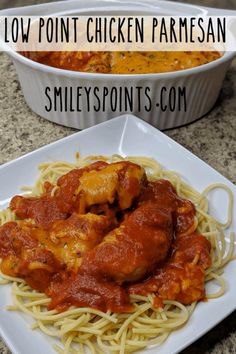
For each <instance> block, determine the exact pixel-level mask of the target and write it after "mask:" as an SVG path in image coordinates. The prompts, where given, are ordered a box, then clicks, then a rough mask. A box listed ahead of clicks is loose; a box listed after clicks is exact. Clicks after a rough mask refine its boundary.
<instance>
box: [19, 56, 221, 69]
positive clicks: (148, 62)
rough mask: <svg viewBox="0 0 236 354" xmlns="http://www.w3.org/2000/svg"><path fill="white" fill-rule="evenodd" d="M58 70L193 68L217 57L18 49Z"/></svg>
mask: <svg viewBox="0 0 236 354" xmlns="http://www.w3.org/2000/svg"><path fill="white" fill-rule="evenodd" d="M21 54H23V55H24V56H26V57H27V58H29V59H32V60H33V61H36V62H38V63H41V64H44V65H48V66H52V67H55V68H58V69H65V70H72V71H82V72H89V73H103V74H155V73H164V72H172V71H179V70H184V69H190V68H194V67H196V66H200V65H203V64H207V63H210V62H211V61H214V60H216V59H219V58H220V56H221V55H220V53H219V52H217V51H195V52H192V51H184V52H183V51H182V52H181V51H179V52H171V51H166V52H165V51H162V52H161V51H160V52H157V51H156V52H155V51H153V52H137V51H136V52H130V51H127V52H118V51H117V52H69V51H67V52H66V51H61V52H22V53H21Z"/></svg>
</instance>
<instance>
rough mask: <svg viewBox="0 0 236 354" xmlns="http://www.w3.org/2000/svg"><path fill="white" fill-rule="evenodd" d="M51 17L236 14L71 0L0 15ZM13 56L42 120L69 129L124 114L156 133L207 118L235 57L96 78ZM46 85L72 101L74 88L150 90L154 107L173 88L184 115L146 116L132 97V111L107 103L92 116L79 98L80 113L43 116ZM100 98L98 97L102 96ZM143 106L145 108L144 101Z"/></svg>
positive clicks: (154, 0)
mask: <svg viewBox="0 0 236 354" xmlns="http://www.w3.org/2000/svg"><path fill="white" fill-rule="evenodd" d="M52 14H67V15H69V14H70V15H72V14H77V15H78V14H84V15H88V14H99V15H111V14H112V15H114V14H125V15H128V14H132V15H134V14H135V15H136V14H142V15H155V14H156V15H176V16H178V15H192V16H197V15H201V14H208V15H221V16H223V15H227V14H231V15H233V14H235V12H234V11H227V10H217V9H210V8H204V7H200V6H194V5H186V4H182V3H174V2H173V3H172V2H168V1H159V0H149V1H146V0H145V1H144V0H135V2H133V1H132V0H128V1H124V0H120V1H119V0H99V1H98V0H80V1H77V0H72V1H62V2H58V3H51V4H46V5H37V6H30V7H23V8H17V9H8V10H3V11H0V15H1V16H7V15H8V16H14V15H15V16H16V15H22V16H29V15H31V16H33V15H35V16H37V15H41V16H42V15H52ZM8 53H9V55H10V56H11V57H12V59H13V62H14V65H15V67H16V71H17V73H18V76H19V80H20V83H21V87H22V90H23V93H24V96H25V100H26V102H27V103H28V105H29V106H30V107H31V109H32V110H33V111H34V112H36V113H38V114H39V115H40V116H42V117H44V118H46V119H48V120H50V121H52V122H56V123H59V124H63V125H66V126H70V127H75V128H79V129H84V128H87V127H90V126H92V125H94V124H97V123H100V122H103V121H106V120H107V119H108V118H112V117H115V116H117V115H118V114H122V113H133V114H135V115H137V116H139V117H140V118H142V119H144V120H145V121H147V122H149V123H151V124H153V125H154V126H156V127H158V128H159V129H167V128H172V127H176V126H180V125H183V124H186V123H189V122H192V121H194V120H196V119H197V118H199V117H201V116H203V115H204V114H206V113H207V112H208V111H209V110H210V109H211V108H212V107H213V105H214V103H215V101H216V99H217V97H218V95H219V92H220V89H221V86H222V82H223V80H224V77H225V74H226V71H227V69H228V67H229V65H230V63H231V61H232V59H233V57H234V53H232V52H226V53H224V54H223V55H222V57H221V58H219V59H217V60H216V61H213V62H210V63H208V64H205V65H202V66H199V67H195V68H192V69H187V70H183V71H177V72H170V73H161V74H135V75H114V74H97V73H96V74H95V73H82V72H74V71H68V70H61V69H57V68H53V67H49V66H45V65H42V64H39V63H37V62H34V61H31V60H29V59H27V58H25V57H23V56H21V55H19V54H18V53H16V52H13V51H9V52H8ZM47 86H49V87H55V86H56V87H62V88H65V87H69V88H72V92H73V100H74V101H75V96H76V88H77V87H78V86H81V87H91V88H92V90H93V88H94V87H98V88H103V87H107V88H108V90H109V92H110V90H111V88H112V87H115V88H116V89H117V90H118V89H119V88H120V87H124V86H126V87H127V88H128V89H130V88H131V87H134V88H135V87H138V86H140V87H149V88H150V96H151V100H152V102H153V103H155V102H158V99H157V98H159V97H160V93H161V89H162V87H166V90H167V92H169V91H170V89H171V88H172V87H175V88H178V87H181V88H183V87H185V88H186V103H187V105H186V108H187V109H186V112H185V111H184V110H183V105H182V109H181V110H180V111H179V110H178V109H175V110H174V111H173V112H171V111H170V109H167V110H166V111H162V110H161V109H160V107H157V106H156V104H153V105H152V110H151V111H149V112H147V111H145V109H144V107H143V108H141V110H139V108H138V101H137V100H138V96H137V95H136V96H135V100H134V107H133V110H132V111H125V110H124V109H123V108H122V109H121V110H120V109H119V110H115V111H114V112H113V111H112V109H111V107H110V106H109V105H107V106H106V107H105V111H103V110H100V111H99V112H96V111H95V110H93V109H91V110H90V111H88V109H87V98H86V96H85V95H84V96H82V101H81V102H82V103H81V105H80V107H81V112H78V111H76V110H75V111H74V112H70V111H69V112H68V111H67V112H65V111H62V112H59V111H56V112H54V111H51V112H47V111H46V109H45V105H47V103H48V100H47V98H46V95H45V88H46V87H47ZM91 97H92V100H91V101H90V106H91V107H93V106H94V105H95V106H97V99H96V97H95V96H91ZM100 98H102V93H101V95H100ZM141 99H143V101H142V103H143V105H145V103H147V102H146V101H145V97H143V96H142V97H141Z"/></svg>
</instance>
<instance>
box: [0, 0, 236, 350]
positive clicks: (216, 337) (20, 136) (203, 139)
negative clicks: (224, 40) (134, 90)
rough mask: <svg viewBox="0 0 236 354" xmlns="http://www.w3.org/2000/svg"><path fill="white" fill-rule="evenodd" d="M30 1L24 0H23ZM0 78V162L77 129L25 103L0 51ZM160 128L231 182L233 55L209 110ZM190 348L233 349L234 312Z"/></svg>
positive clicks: (234, 159) (234, 156) (235, 141)
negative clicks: (42, 115) (199, 116)
mask: <svg viewBox="0 0 236 354" xmlns="http://www.w3.org/2000/svg"><path fill="white" fill-rule="evenodd" d="M4 2H5V3H6V4H5V5H7V4H8V6H11V1H9V0H7V1H6V0H3V6H4ZM32 2H33V1H24V3H25V4H26V3H32ZM36 2H40V1H35V3H36ZM42 2H43V1H42ZM44 2H45V1H44ZM187 2H192V3H194V1H187ZM20 3H21V4H22V3H23V0H16V1H15V4H20ZM196 3H202V4H204V5H205V6H206V5H209V6H217V7H219V4H220V6H221V7H228V8H233V6H234V8H236V4H235V1H234V0H231V1H226V0H224V1H217V0H209V1H203V0H202V1H197V0H196ZM224 5H225V6H224ZM0 6H1V5H0ZM0 77H1V80H0V163H4V162H7V161H10V160H12V159H15V158H17V157H18V156H21V155H23V154H25V153H27V152H30V151H32V150H34V149H36V148H39V147H41V146H43V145H46V144H48V143H50V142H52V141H55V140H57V139H60V138H63V137H65V136H68V135H70V134H72V133H74V132H75V131H76V130H75V129H71V128H66V127H62V126H59V125H56V124H53V123H51V122H48V121H47V120H45V119H43V118H40V117H39V116H37V115H36V114H34V113H33V112H32V111H31V110H30V109H29V108H28V106H27V105H26V103H25V101H24V98H23V95H22V92H21V88H20V86H19V83H18V79H17V76H16V73H15V69H14V67H13V65H12V63H11V61H10V59H9V58H8V57H7V56H6V55H5V54H0ZM165 133H166V134H167V135H168V136H170V137H171V138H173V139H174V140H176V141H177V142H179V143H180V144H182V145H183V146H185V147H186V148H187V149H189V150H190V151H192V152H193V153H194V154H196V155H197V156H199V157H200V158H201V159H203V160H204V161H205V162H207V163H208V164H209V165H211V166H212V167H213V168H215V169H216V170H217V171H219V172H220V173H221V174H223V175H224V176H225V177H227V178H228V179H230V180H231V181H232V182H233V183H236V60H235V61H234V62H233V64H232V65H231V68H230V69H229V71H228V73H227V76H226V79H225V81H224V85H223V88H222V91H221V94H220V96H219V98H218V100H217V103H216V104H215V106H214V108H213V109H212V111H211V112H210V113H208V114H207V115H206V116H205V117H203V118H202V119H200V120H198V121H196V122H194V123H192V124H190V125H188V126H185V127H182V128H178V129H173V130H169V131H166V132H165ZM3 353H4V354H6V353H9V351H8V349H7V348H6V347H5V345H4V343H3V342H1V341H0V354H3ZM195 353H196V354H198V353H201V354H203V353H209V354H210V353H211V354H221V353H227V354H230V353H232V354H233V353H236V312H234V313H233V314H231V315H230V316H229V317H228V318H227V319H225V320H224V321H223V322H221V323H220V324H219V325H218V326H217V327H215V328H214V329H213V330H211V331H210V332H209V333H208V334H206V335H205V336H204V337H202V338H201V339H199V340H198V341H197V342H195V343H194V344H193V345H191V346H190V347H188V348H187V349H186V350H185V351H183V352H182V354H195ZM21 354H24V353H21Z"/></svg>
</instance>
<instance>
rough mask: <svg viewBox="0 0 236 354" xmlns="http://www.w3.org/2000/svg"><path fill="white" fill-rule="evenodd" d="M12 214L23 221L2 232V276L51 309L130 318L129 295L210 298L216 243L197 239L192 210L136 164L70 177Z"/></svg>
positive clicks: (17, 205)
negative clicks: (40, 296)
mask: <svg viewBox="0 0 236 354" xmlns="http://www.w3.org/2000/svg"><path fill="white" fill-rule="evenodd" d="M10 208H11V210H13V211H14V212H15V214H16V216H17V217H18V218H19V219H20V220H16V221H11V222H8V223H5V224H4V225H3V226H1V227H0V257H1V258H2V263H1V271H2V272H3V273H4V274H7V275H9V276H13V277H20V278H23V279H24V280H25V281H26V282H27V283H28V284H29V285H30V286H31V287H32V288H34V289H36V290H39V291H42V292H44V293H46V294H47V295H48V296H49V297H50V298H51V302H50V304H49V305H48V307H49V309H57V310H58V311H65V310H67V309H68V308H69V307H70V306H72V305H74V306H77V307H90V308H95V309H99V310H101V311H104V312H106V311H107V310H111V311H113V312H116V313H120V312H132V311H134V306H133V305H132V304H131V302H130V294H140V295H146V294H149V293H155V294H156V296H157V298H159V299H160V300H165V299H168V300H177V301H180V302H181V303H183V304H191V303H193V302H195V301H199V300H202V299H204V298H205V286H204V284H205V274H204V270H205V269H207V268H209V267H210V266H211V257H210V250H211V245H210V242H209V241H208V240H207V239H206V238H205V237H204V236H202V235H201V234H199V233H197V232H196V227H197V223H196V217H195V215H196V211H195V207H194V205H193V204H192V202H190V201H189V200H187V199H183V198H180V197H179V196H178V195H177V193H176V190H175V188H174V187H173V185H172V184H171V183H170V182H169V181H168V180H165V179H159V180H156V181H148V178H147V175H146V173H145V171H144V169H143V168H142V167H141V166H139V165H138V164H135V163H132V162H129V161H121V162H115V163H111V164H108V163H106V162H104V161H98V162H95V163H93V164H90V165H89V166H87V167H83V168H78V169H74V170H72V171H70V172H68V173H67V174H65V175H63V176H61V177H60V178H59V179H58V180H57V183H56V184H55V185H54V184H51V183H50V182H48V181H46V182H45V183H44V192H43V194H42V195H41V196H32V197H31V196H25V197H23V196H15V197H14V198H13V199H12V200H11V203H10ZM157 303H158V304H160V303H159V302H158V301H157Z"/></svg>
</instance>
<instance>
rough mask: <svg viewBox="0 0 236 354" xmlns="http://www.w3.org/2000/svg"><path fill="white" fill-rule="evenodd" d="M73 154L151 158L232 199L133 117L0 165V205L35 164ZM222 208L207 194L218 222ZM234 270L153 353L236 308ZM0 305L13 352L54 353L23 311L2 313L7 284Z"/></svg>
mask: <svg viewBox="0 0 236 354" xmlns="http://www.w3.org/2000/svg"><path fill="white" fill-rule="evenodd" d="M91 141H93V144H91ZM141 141H142V142H143V143H142V144H140V142H141ZM78 151H79V152H80V154H81V155H82V156H86V155H90V154H92V155H112V154H120V155H123V156H127V155H136V156H137V155H141V156H149V157H153V158H155V159H156V160H158V161H159V162H160V163H161V164H162V165H163V167H165V168H166V169H168V170H175V171H177V172H179V173H180V174H181V176H182V177H183V178H184V179H185V181H186V182H187V183H189V184H190V185H191V186H193V187H195V188H196V189H197V190H198V191H202V190H204V189H205V187H206V186H207V185H209V184H211V183H216V182H217V183H224V184H225V185H227V186H228V187H229V188H230V189H231V190H232V192H233V195H234V198H236V187H235V186H234V185H233V184H232V183H231V182H230V181H228V180H227V179H226V178H225V177H223V176H222V175H220V174H219V173H218V172H216V171H215V170H214V169H212V168H211V167H210V166H208V165H207V164H206V163H204V162H203V161H201V160H200V159H199V158H197V157H196V156H194V155H193V154H192V153H190V152H189V151H187V150H186V149H185V148H183V147H182V146H181V145H179V144H177V143H176V142H175V141H173V140H172V139H170V138H168V137H167V136H166V135H164V134H163V133H161V132H160V131H158V130H157V129H155V128H153V127H151V126H150V125H149V124H147V123H145V122H143V121H142V120H140V119H138V118H136V117H133V116H130V115H124V116H121V117H119V118H115V119H113V120H110V121H108V122H105V123H102V124H100V125H97V126H95V127H92V128H90V129H87V130H84V131H82V132H79V133H76V134H74V135H71V136H69V137H67V138H64V139H61V140H59V141H57V142H55V143H52V144H50V145H48V146H45V147H43V148H41V149H38V150H36V151H34V152H32V153H29V154H27V155H25V156H23V157H20V158H18V159H17V160H15V161H12V162H9V163H7V164H5V165H3V166H1V167H0V172H1V173H0V183H1V185H4V186H5V188H4V190H3V189H2V190H1V194H0V205H1V207H2V208H4V207H5V206H6V205H7V204H8V202H9V199H10V198H11V197H12V196H13V195H15V194H18V193H22V191H21V190H20V187H21V186H22V185H32V184H33V183H34V181H35V179H36V176H37V174H38V172H37V166H38V164H40V163H41V162H46V161H49V162H50V161H61V160H66V161H71V162H73V161H74V157H75V153H76V152H78ZM26 170H27V174H26V173H25V171H26ZM16 174H17V177H18V178H17V179H16V178H15V176H16ZM226 205H227V197H226V194H225V193H224V192H222V191H219V190H214V191H212V192H211V195H210V213H211V214H212V215H213V216H215V217H216V218H218V219H219V220H220V221H222V222H223V221H224V220H225V219H226V209H227V208H226ZM233 215H236V205H234V210H233ZM235 229H236V220H235V219H234V220H233V223H232V225H231V227H230V229H229V230H227V240H228V236H229V232H230V231H233V230H235ZM235 271H236V264H235V261H233V262H230V263H229V264H228V265H227V266H226V268H225V273H224V279H225V280H226V287H227V290H226V293H225V294H224V295H223V296H222V297H219V298H217V299H212V300H210V301H208V302H207V303H206V302H202V303H199V304H198V306H197V308H196V310H195V311H194V313H193V315H192V316H191V318H190V321H189V322H188V323H187V324H186V325H185V326H184V327H183V328H181V329H179V330H178V331H176V332H173V333H172V334H171V335H170V337H169V338H168V339H167V341H166V342H165V343H164V344H163V345H161V346H160V347H158V353H160V354H165V353H169V354H174V353H178V352H179V351H180V350H182V349H184V348H185V347H187V346H188V345H189V344H190V343H192V342H193V341H195V340H196V339H197V338H199V337H200V336H202V335H203V334H204V333H206V332H207V331H208V330H209V329H211V328H212V327H214V326H215V325H216V324H217V323H218V322H220V321H221V320H222V319H223V318H225V317H226V316H227V315H229V314H230V313H231V312H232V311H234V310H235V309H236V300H235V291H236V284H235V282H234V281H233V279H234V274H235ZM0 303H1V306H0V316H1V322H0V335H1V336H2V337H3V339H4V340H5V341H6V343H7V345H8V346H9V347H10V349H11V350H12V352H13V353H24V354H31V353H35V354H41V353H48V354H53V353H54V351H53V349H52V343H53V340H51V339H50V338H49V337H47V336H44V335H43V334H42V333H40V332H38V331H32V330H31V329H30V323H31V321H30V319H29V318H28V317H27V316H24V315H22V313H17V312H8V311H7V310H6V309H5V308H6V306H7V305H9V304H10V303H11V294H10V286H3V287H1V293H0ZM156 350H157V349H156V347H153V348H149V349H146V350H145V351H143V353H150V354H151V353H153V354H154V353H156Z"/></svg>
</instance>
